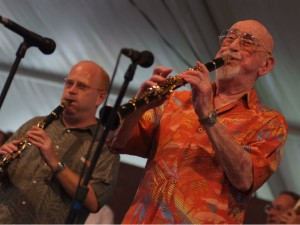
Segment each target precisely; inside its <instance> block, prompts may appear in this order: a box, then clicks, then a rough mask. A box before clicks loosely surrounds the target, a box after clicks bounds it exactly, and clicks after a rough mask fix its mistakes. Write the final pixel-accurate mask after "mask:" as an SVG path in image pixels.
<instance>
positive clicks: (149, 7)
mask: <svg viewBox="0 0 300 225" xmlns="http://www.w3.org/2000/svg"><path fill="white" fill-rule="evenodd" d="M0 15H1V16H3V17H6V18H9V19H11V20H12V21H14V22H16V23H18V24H19V25H21V26H24V27H25V28H26V29H28V30H30V31H33V32H35V33H37V34H39V35H41V36H44V37H49V38H51V39H53V40H54V41H55V42H56V45H57V46H56V50H55V52H54V53H53V54H51V55H44V54H43V53H41V52H40V51H39V49H38V48H36V47H31V48H29V49H28V50H27V52H26V55H25V57H24V58H23V59H22V61H21V63H20V66H19V68H18V70H17V73H16V76H15V77H14V79H13V82H12V84H11V86H10V89H9V92H8V94H7V96H6V99H5V101H4V104H3V105H2V108H1V111H0V129H1V130H4V131H14V130H15V129H16V128H17V127H19V126H20V125H21V124H22V123H23V122H25V121H26V120H28V119H29V118H31V117H33V116H37V115H46V114H48V113H50V111H51V110H52V109H54V107H56V106H57V105H58V104H59V99H60V95H61V92H62V88H63V84H62V83H63V78H64V77H65V76H66V74H67V73H68V71H69V69H70V68H71V66H72V65H74V64H75V63H77V62H78V61H80V60H85V59H89V60H93V61H95V62H97V63H99V64H101V65H102V66H103V67H104V68H105V69H106V70H107V71H108V72H109V73H110V74H112V73H113V71H114V68H115V66H116V61H117V58H118V55H119V53H120V50H121V49H122V48H132V49H136V50H139V51H143V50H149V51H151V52H152V53H153V54H154V57H155V62H154V65H153V66H151V67H150V68H140V67H138V68H137V70H136V72H135V76H134V79H133V81H132V82H131V83H130V85H129V88H128V92H127V96H126V98H125V99H124V103H125V102H127V101H128V99H129V98H131V97H132V96H133V95H134V93H135V92H136V91H137V88H138V87H139V84H140V83H141V82H142V81H144V80H145V79H147V78H148V77H149V76H150V75H151V72H152V70H153V68H154V67H155V66H157V65H164V66H166V67H171V68H173V74H174V75H175V74H177V73H179V72H181V71H183V70H186V69H187V68H189V67H191V66H193V65H194V64H195V62H196V60H200V61H202V62H207V61H210V60H211V59H213V58H214V55H215V53H216V52H217V50H218V48H219V46H218V41H217V35H218V34H219V33H220V32H221V31H222V30H224V29H226V28H228V27H230V26H231V25H232V24H233V23H234V22H236V21H238V20H244V19H256V20H259V21H261V22H262V23H263V24H265V25H266V26H267V27H268V28H269V30H270V31H271V33H272V34H273V36H274V39H275V43H276V46H275V53H274V56H275V58H276V67H275V69H274V71H273V72H271V74H269V75H267V76H265V77H262V78H260V79H259V80H258V83H257V86H256V88H257V90H258V94H259V96H260V98H261V100H262V101H263V102H264V103H265V104H266V105H267V106H269V107H270V108H274V109H276V110H278V111H280V112H282V113H283V114H284V115H285V117H286V119H287V121H288V123H289V127H290V128H289V137H288V141H287V144H286V150H285V154H284V156H283V159H282V163H281V165H280V169H279V171H278V172H277V173H276V174H275V175H273V176H272V177H271V179H270V181H269V182H268V183H267V184H266V185H264V186H263V187H262V188H261V189H260V190H259V191H258V192H257V195H258V196H259V197H262V198H265V199H268V198H272V197H273V196H274V194H275V195H276V194H278V192H280V191H281V190H283V189H288V190H292V191H296V192H300V181H299V179H298V177H297V173H298V172H299V171H300V165H299V163H298V162H299V161H300V151H299V149H300V146H299V145H300V144H299V143H300V116H299V113H298V112H299V111H300V101H299V100H297V99H296V98H297V93H298V94H299V87H300V79H299V78H298V77H297V76H298V71H300V63H299V62H300V60H299V56H298V54H299V37H300V29H298V25H297V22H298V20H299V19H298V18H299V15H300V1H298V0H285V1H282V0H264V1H261V0H243V1H240V0H222V1H220V0H151V1H149V0H72V1H69V0H51V1H50V0H23V1H19V0H0ZM0 28H1V32H0V43H1V44H0V53H1V57H0V88H1V90H2V89H3V86H4V84H5V82H6V79H7V77H8V74H9V71H10V69H11V67H12V65H13V62H14V60H15V57H16V52H17V50H18V47H19V45H20V44H21V42H22V38H21V36H19V35H18V34H16V33H14V32H12V31H11V30H9V29H7V28H6V27H4V26H0ZM129 64H130V59H128V58H126V57H121V60H120V64H119V67H118V69H117V73H116V79H115V82H114V84H113V87H114V88H113V93H114V94H113V95H111V97H110V99H109V101H110V103H111V104H113V103H114V99H115V98H116V94H117V93H118V92H119V88H120V86H121V85H122V83H123V81H124V74H125V71H126V70H127V67H128V65H129ZM212 78H213V76H212ZM187 88H188V87H187ZM124 158H126V160H127V156H124ZM124 158H123V159H124ZM135 159H136V161H137V162H138V163H139V162H140V163H141V164H143V163H144V161H143V160H141V159H140V158H135ZM128 160H129V161H131V160H132V158H130V157H129V158H128Z"/></svg>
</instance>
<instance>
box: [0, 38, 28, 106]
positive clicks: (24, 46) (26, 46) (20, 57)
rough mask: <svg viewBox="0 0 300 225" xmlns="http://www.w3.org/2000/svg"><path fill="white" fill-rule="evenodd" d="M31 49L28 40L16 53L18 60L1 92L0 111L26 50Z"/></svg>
mask: <svg viewBox="0 0 300 225" xmlns="http://www.w3.org/2000/svg"><path fill="white" fill-rule="evenodd" d="M29 47H31V46H30V45H29V44H28V43H27V42H26V40H24V41H23V42H22V43H21V44H20V46H19V49H18V51H17V52H16V56H17V57H16V59H15V61H14V64H13V66H12V68H11V70H10V73H9V76H8V78H7V80H6V82H5V85H4V87H3V90H2V92H1V97H0V109H1V107H2V104H3V102H4V99H5V97H6V95H7V92H8V89H9V87H10V85H11V82H12V80H13V78H14V76H15V74H16V71H17V68H18V66H19V64H20V62H21V59H22V58H24V56H25V53H26V50H27V49H28V48H29Z"/></svg>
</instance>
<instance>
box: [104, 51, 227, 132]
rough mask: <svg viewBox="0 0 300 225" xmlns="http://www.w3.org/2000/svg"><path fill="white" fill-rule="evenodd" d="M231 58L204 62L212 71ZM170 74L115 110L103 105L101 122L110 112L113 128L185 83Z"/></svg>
mask: <svg viewBox="0 0 300 225" xmlns="http://www.w3.org/2000/svg"><path fill="white" fill-rule="evenodd" d="M230 59H231V56H225V57H223V58H216V59H214V60H212V61H210V62H208V63H206V64H205V67H206V68H207V69H208V71H209V72H211V71H214V70H216V69H218V68H220V67H221V66H224V65H226V63H227V62H228V61H229V60H230ZM188 70H198V71H199V70H200V68H199V67H198V66H194V67H192V68H189V69H188ZM178 75H179V74H177V75H175V76H170V77H168V78H167V79H166V82H165V83H163V84H159V85H157V86H152V87H149V88H147V89H146V91H145V92H144V93H143V94H142V96H140V97H139V98H133V99H131V100H129V102H128V103H126V104H124V105H121V106H120V108H119V110H118V111H117V112H115V111H114V109H113V108H112V107H110V106H104V107H103V108H102V109H101V111H100V119H101V123H102V124H103V125H104V126H107V124H108V118H109V115H110V114H114V118H115V120H114V121H113V123H112V124H111V129H112V130H114V129H116V128H117V127H118V125H119V123H120V119H121V118H123V117H125V116H126V115H128V114H129V113H131V112H134V111H135V110H137V109H138V108H140V107H142V106H144V105H146V104H149V103H150V102H153V101H156V100H159V99H161V97H162V96H166V95H168V94H171V93H172V92H173V91H174V90H176V89H177V88H179V87H181V86H183V85H185V82H184V80H183V79H182V78H180V77H179V76H178Z"/></svg>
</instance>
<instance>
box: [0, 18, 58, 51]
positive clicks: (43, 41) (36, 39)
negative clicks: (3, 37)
mask: <svg viewBox="0 0 300 225" xmlns="http://www.w3.org/2000/svg"><path fill="white" fill-rule="evenodd" d="M0 22H1V23H2V24H3V25H4V26H5V27H7V28H8V29H10V30H12V31H14V32H15V33H17V34H19V35H21V36H22V37H23V38H24V40H25V41H27V42H28V44H29V45H30V46H36V47H38V48H39V49H40V50H41V52H43V53H44V54H46V55H48V54H52V53H53V52H54V50H55V47H56V44H55V42H54V41H53V40H52V39H50V38H45V37H42V36H40V35H38V34H36V33H33V32H31V31H29V30H26V29H25V28H24V27H22V26H20V25H18V24H16V23H15V22H13V21H11V20H9V19H7V18H5V17H2V16H0Z"/></svg>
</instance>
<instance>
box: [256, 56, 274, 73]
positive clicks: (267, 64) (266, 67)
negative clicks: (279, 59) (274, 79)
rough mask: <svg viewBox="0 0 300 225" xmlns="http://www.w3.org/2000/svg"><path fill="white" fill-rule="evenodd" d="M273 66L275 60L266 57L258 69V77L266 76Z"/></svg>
mask: <svg viewBox="0 0 300 225" xmlns="http://www.w3.org/2000/svg"><path fill="white" fill-rule="evenodd" d="M274 66H275V59H274V57H273V56H268V57H266V59H265V60H264V62H263V63H262V65H261V67H260V68H259V69H258V76H264V75H266V74H268V73H269V72H270V71H271V70H272V69H273V68H274Z"/></svg>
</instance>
